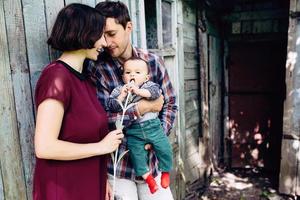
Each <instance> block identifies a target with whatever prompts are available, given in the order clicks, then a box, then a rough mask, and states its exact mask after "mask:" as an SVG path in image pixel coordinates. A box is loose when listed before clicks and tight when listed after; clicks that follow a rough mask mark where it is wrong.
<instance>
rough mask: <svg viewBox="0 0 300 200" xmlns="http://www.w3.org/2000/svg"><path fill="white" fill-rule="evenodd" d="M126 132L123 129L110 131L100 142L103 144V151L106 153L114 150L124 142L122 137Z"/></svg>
mask: <svg viewBox="0 0 300 200" xmlns="http://www.w3.org/2000/svg"><path fill="white" fill-rule="evenodd" d="M123 137H124V134H123V133H122V130H121V129H117V130H114V131H111V132H109V133H108V134H107V135H106V136H105V137H104V138H103V139H102V140H101V141H100V142H99V144H101V147H100V148H101V149H100V151H101V152H104V154H107V153H111V152H114V151H115V150H116V149H117V148H118V147H119V145H120V144H121V142H122V138H123Z"/></svg>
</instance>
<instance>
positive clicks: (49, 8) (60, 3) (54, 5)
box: [44, 0, 64, 61]
mask: <svg viewBox="0 0 300 200" xmlns="http://www.w3.org/2000/svg"><path fill="white" fill-rule="evenodd" d="M44 2H45V13H46V22H47V38H48V37H49V36H50V34H51V31H52V27H53V25H54V22H55V20H56V17H57V14H58V13H59V11H60V10H61V9H62V8H63V7H64V0H55V1H53V0H44ZM48 49H49V60H50V61H52V60H55V59H56V58H57V57H58V56H59V52H58V51H55V50H54V49H52V48H51V47H48Z"/></svg>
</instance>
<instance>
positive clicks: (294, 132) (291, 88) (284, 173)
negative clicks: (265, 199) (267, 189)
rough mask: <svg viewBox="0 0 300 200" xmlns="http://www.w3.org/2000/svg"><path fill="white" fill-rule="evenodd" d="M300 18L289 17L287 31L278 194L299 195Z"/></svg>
mask: <svg viewBox="0 0 300 200" xmlns="http://www.w3.org/2000/svg"><path fill="white" fill-rule="evenodd" d="M290 10H291V11H292V12H299V11H300V1H299V0H291V1H290ZM298 21H299V19H297V18H290V20H289V30H288V51H287V61H286V78H285V80H286V100H285V102H284V114H283V139H282V148H281V166H280V181H279V191H280V192H281V193H286V194H291V195H300V188H299V182H300V180H299V178H300V176H299V172H300V171H299V170H300V169H299V158H300V157H299V153H300V151H299V150H300V141H299V140H300V103H299V102H300V92H299V90H300V84H299V81H300V75H299V71H300V62H299V55H300V47H299V44H297V43H298V41H297V40H299V39H298V38H299V37H300V24H299V23H298Z"/></svg>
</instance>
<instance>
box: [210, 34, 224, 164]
mask: <svg viewBox="0 0 300 200" xmlns="http://www.w3.org/2000/svg"><path fill="white" fill-rule="evenodd" d="M220 46H221V40H220V39H219V38H217V37H214V36H211V35H210V36H209V62H210V64H209V83H210V84H209V111H210V113H209V121H210V124H214V126H210V136H211V141H210V142H211V147H212V153H213V154H212V156H213V161H214V162H215V164H216V163H218V159H219V155H220V141H221V138H220V133H221V124H222V121H223V120H222V119H221V115H222V108H221V105H222V103H221V73H222V72H221V67H222V64H221V58H220V56H219V55H220Z"/></svg>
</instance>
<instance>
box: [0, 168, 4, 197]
mask: <svg viewBox="0 0 300 200" xmlns="http://www.w3.org/2000/svg"><path fill="white" fill-rule="evenodd" d="M4 198H5V196H4V188H3V179H2V169H1V162H0V200H4Z"/></svg>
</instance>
